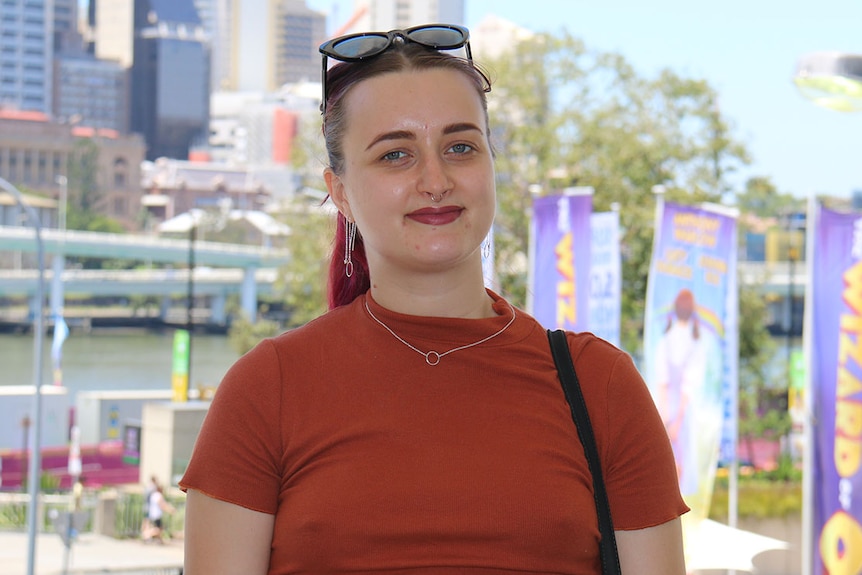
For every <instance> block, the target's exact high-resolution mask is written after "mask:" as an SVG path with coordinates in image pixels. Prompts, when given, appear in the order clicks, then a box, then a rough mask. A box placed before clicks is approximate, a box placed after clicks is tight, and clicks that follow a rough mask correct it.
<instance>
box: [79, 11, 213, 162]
mask: <svg viewBox="0 0 862 575" xmlns="http://www.w3.org/2000/svg"><path fill="white" fill-rule="evenodd" d="M95 19H96V22H95V33H94V39H95V54H96V56H97V57H99V58H104V59H112V60H116V61H118V62H120V64H121V65H123V66H126V67H130V68H131V117H130V126H131V129H132V131H134V132H138V133H140V134H143V136H144V139H145V140H146V142H147V159H151V160H152V159H156V158H159V157H162V156H164V157H169V158H177V159H185V158H187V157H188V151H189V147H190V146H191V144H192V143H193V142H194V141H195V139H197V138H201V137H204V136H205V134H206V130H207V125H208V122H209V93H210V91H209V85H210V73H209V59H210V52H209V41H208V38H207V36H206V34H205V32H204V30H203V27H202V25H201V20H200V18H199V17H198V13H197V10H196V8H195V5H194V2H193V0H134V2H130V1H129V0H99V1H98V4H96V9H95Z"/></svg>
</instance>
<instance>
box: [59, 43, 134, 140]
mask: <svg viewBox="0 0 862 575" xmlns="http://www.w3.org/2000/svg"><path fill="white" fill-rule="evenodd" d="M54 72H55V75H54V117H55V118H56V119H57V120H58V121H61V122H69V123H73V124H78V125H81V126H89V127H91V128H103V129H108V130H115V131H117V132H119V133H121V134H126V133H128V132H129V71H128V70H127V69H126V68H123V67H122V66H120V64H119V62H117V61H115V60H99V59H97V58H94V57H93V56H92V55H90V54H69V55H57V56H56V57H55V60H54Z"/></svg>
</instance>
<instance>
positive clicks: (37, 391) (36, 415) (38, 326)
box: [0, 178, 45, 575]
mask: <svg viewBox="0 0 862 575" xmlns="http://www.w3.org/2000/svg"><path fill="white" fill-rule="evenodd" d="M0 188H2V189H4V190H6V191H7V192H9V193H10V194H12V197H13V198H15V201H16V202H17V203H18V205H19V206H21V208H22V209H23V210H24V211H25V213H26V214H27V217H28V219H29V220H30V223H31V224H32V225H33V233H34V235H35V236H36V253H37V261H38V265H39V276H38V281H37V283H36V314H35V317H34V318H33V388H34V389H33V419H32V421H31V423H30V425H31V428H30V429H31V430H32V431H31V432H32V434H33V441H32V443H31V445H32V447H31V449H32V450H33V456H32V457H31V458H30V472H29V473H28V477H29V479H28V481H29V484H28V492H29V494H30V504H29V505H28V506H27V575H33V574H34V573H35V569H36V534H37V530H36V522H37V517H36V510H37V508H38V507H39V505H38V501H39V487H40V483H41V480H40V475H41V470H42V345H43V340H44V338H45V326H44V311H43V306H44V304H45V302H44V297H45V296H44V287H43V286H44V282H45V250H44V247H43V245H42V225H41V224H40V222H39V216H38V215H37V214H36V210H34V209H33V208H32V206H29V205H27V204H26V203H25V202H24V200H23V198H22V196H21V192H19V191H18V188H16V187H15V186H13V185H12V184H10V183H9V182H7V181H6V180H4V179H3V178H0Z"/></svg>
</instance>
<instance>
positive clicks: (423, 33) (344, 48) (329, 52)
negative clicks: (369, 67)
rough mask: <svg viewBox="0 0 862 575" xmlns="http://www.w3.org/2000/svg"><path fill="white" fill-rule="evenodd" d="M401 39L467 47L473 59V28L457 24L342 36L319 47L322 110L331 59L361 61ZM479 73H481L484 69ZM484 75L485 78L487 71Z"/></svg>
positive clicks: (445, 47) (488, 87) (487, 84)
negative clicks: (469, 28) (471, 36)
mask: <svg viewBox="0 0 862 575" xmlns="http://www.w3.org/2000/svg"><path fill="white" fill-rule="evenodd" d="M399 38H400V39H401V40H402V41H404V42H413V43H416V44H420V45H422V46H426V47H428V48H433V49H434V50H457V49H458V48H464V51H465V52H466V54H467V60H468V61H469V62H471V63H472V62H473V54H472V52H471V51H470V31H469V30H467V28H464V27H463V26H457V25H455V24H423V25H421V26H413V27H412V28H407V29H405V30H390V31H389V32H361V33H359V34H348V35H347V36H339V37H338V38H333V39H332V40H329V41H328V42H324V43H323V44H321V46H320V53H321V54H323V70H322V71H321V84H322V88H323V100H322V101H321V103H320V111H321V112H322V113H326V98H327V95H328V92H329V90H328V89H327V85H326V72H327V70H328V64H329V61H328V59H329V58H332V59H333V60H338V61H340V62H360V61H362V60H367V59H369V58H374V57H375V56H379V55H380V54H383V53H384V52H386V50H388V49H389V48H390V47H391V46H392V44H393V43H394V42H395V41H396V40H397V39H399ZM477 71H478V70H477ZM479 73H480V74H481V71H480V72H479ZM482 76H483V78H484V74H483V75H482ZM485 91H486V92H490V91H491V84H490V82H489V81H488V80H487V78H485Z"/></svg>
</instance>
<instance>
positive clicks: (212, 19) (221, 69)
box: [194, 0, 238, 92]
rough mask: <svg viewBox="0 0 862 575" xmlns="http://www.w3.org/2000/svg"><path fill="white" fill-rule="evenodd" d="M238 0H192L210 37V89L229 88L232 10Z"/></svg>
mask: <svg viewBox="0 0 862 575" xmlns="http://www.w3.org/2000/svg"><path fill="white" fill-rule="evenodd" d="M237 2H238V0H194V3H195V8H196V9H197V11H198V16H200V19H201V25H202V26H203V28H204V32H206V35H207V37H208V38H209V39H210V90H211V91H212V92H218V91H219V90H227V89H229V88H230V84H229V82H230V74H231V46H232V45H233V37H234V24H235V23H234V17H233V15H234V12H235V10H236V8H237V6H238V4H237Z"/></svg>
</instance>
